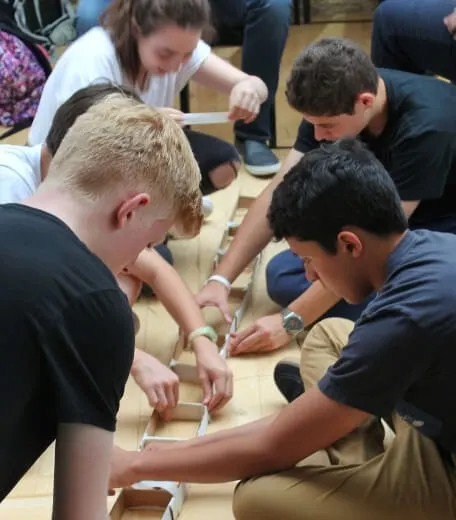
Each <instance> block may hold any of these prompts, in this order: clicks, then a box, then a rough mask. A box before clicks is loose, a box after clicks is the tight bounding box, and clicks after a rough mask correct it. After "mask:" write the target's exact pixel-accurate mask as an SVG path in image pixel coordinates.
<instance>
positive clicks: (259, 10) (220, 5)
mask: <svg viewBox="0 0 456 520" xmlns="http://www.w3.org/2000/svg"><path fill="white" fill-rule="evenodd" d="M210 4H211V8H212V10H213V13H214V15H215V19H216V24H217V23H218V24H221V25H223V26H226V27H229V28H233V29H240V28H242V29H243V34H244V39H243V44H242V70H243V71H244V72H246V73H247V74H251V75H253V76H258V77H259V78H261V79H262V80H263V81H264V82H265V83H266V86H267V87H268V91H269V96H268V99H267V101H266V102H265V103H263V105H262V106H261V109H260V113H259V114H258V117H257V118H256V119H255V121H253V122H252V123H250V124H248V125H246V124H245V123H243V122H242V121H238V122H237V123H236V124H235V133H236V136H237V137H239V138H241V139H250V140H253V141H267V140H268V139H270V137H271V128H270V123H271V109H272V104H273V101H274V98H275V95H276V91H277V85H278V82H279V70H280V62H281V60H282V54H283V50H284V48H285V43H286V41H287V36H288V29H289V27H290V22H291V0H210Z"/></svg>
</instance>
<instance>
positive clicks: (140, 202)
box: [114, 193, 150, 229]
mask: <svg viewBox="0 0 456 520" xmlns="http://www.w3.org/2000/svg"><path fill="white" fill-rule="evenodd" d="M149 203H150V197H149V195H148V194H147V193H138V194H137V195H133V196H131V197H129V198H128V199H126V200H123V201H122V202H121V203H120V204H119V206H118V207H117V209H116V211H115V215H114V225H115V227H116V228H117V229H121V228H123V227H125V226H126V225H127V224H128V223H129V222H130V221H131V220H132V219H133V217H134V216H135V214H136V213H137V211H138V210H139V209H141V208H144V207H145V206H147V205H148V204H149Z"/></svg>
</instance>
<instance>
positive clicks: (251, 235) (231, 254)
mask: <svg viewBox="0 0 456 520" xmlns="http://www.w3.org/2000/svg"><path fill="white" fill-rule="evenodd" d="M302 156H303V154H302V153H301V152H298V151H297V150H294V149H292V150H290V152H289V154H288V155H287V157H286V159H285V161H284V163H283V165H282V168H281V169H280V172H279V173H278V174H277V175H276V176H275V177H274V179H273V180H272V181H271V183H270V184H269V185H268V186H267V187H266V188H265V189H264V190H263V192H262V193H261V195H260V196H259V197H258V198H257V199H256V200H255V202H254V203H253V204H252V207H251V208H250V209H249V211H248V212H247V215H246V216H245V217H244V219H243V221H242V224H241V225H240V227H239V229H238V231H237V232H236V236H235V237H234V239H233V242H232V243H231V245H230V247H229V249H228V251H227V252H226V254H225V255H224V257H223V259H222V261H221V262H220V264H219V265H218V266H217V268H216V270H215V274H219V275H221V276H224V277H225V278H227V279H228V280H229V281H230V282H233V281H234V280H235V279H236V278H237V277H238V276H239V275H240V274H241V272H242V270H243V269H245V267H246V266H247V265H248V264H249V262H251V261H252V260H253V259H254V258H255V256H256V255H258V254H259V253H260V252H261V251H262V250H263V249H264V248H265V247H266V246H267V244H268V243H269V241H270V240H271V238H272V231H271V228H270V226H269V222H268V218H267V215H268V210H269V205H270V204H271V199H272V194H273V193H274V190H275V189H276V187H277V186H278V185H279V184H280V182H281V181H282V179H283V178H284V176H285V174H286V173H287V172H288V171H289V170H290V168H291V167H292V166H294V165H295V164H296V163H297V162H298V161H299V160H300V159H301V157H302Z"/></svg>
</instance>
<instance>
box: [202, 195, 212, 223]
mask: <svg viewBox="0 0 456 520" xmlns="http://www.w3.org/2000/svg"><path fill="white" fill-rule="evenodd" d="M213 211H214V203H213V202H212V200H211V199H210V198H209V197H203V201H202V204H201V213H202V215H203V217H204V218H207V217H209V215H211V213H212V212H213Z"/></svg>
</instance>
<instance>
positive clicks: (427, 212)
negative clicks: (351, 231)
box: [197, 38, 456, 399]
mask: <svg viewBox="0 0 456 520" xmlns="http://www.w3.org/2000/svg"><path fill="white" fill-rule="evenodd" d="M287 97H288V102H289V104H290V105H291V106H292V107H293V108H294V109H295V110H297V111H298V112H299V113H300V114H302V117H303V122H302V123H301V126H300V128H299V133H298V137H297V139H296V142H295V145H294V147H293V149H292V150H291V151H290V153H289V155H288V157H287V159H286V160H285V162H284V165H283V168H282V170H281V173H279V174H278V175H277V176H276V178H274V179H273V180H272V182H271V184H270V185H269V186H268V187H267V188H266V189H265V190H264V192H263V193H262V194H261V195H260V197H259V198H258V199H257V200H256V201H255V204H254V205H253V206H252V207H251V208H250V210H249V212H248V214H247V216H246V218H245V219H244V221H243V223H242V225H241V227H240V229H239V230H238V232H237V234H236V237H235V239H234V240H233V242H232V244H231V247H230V248H229V250H228V252H227V254H226V255H225V256H224V258H223V260H222V262H221V263H220V264H219V266H218V267H217V270H216V274H217V275H218V278H217V280H220V276H223V277H226V278H227V280H228V281H232V280H234V279H236V277H237V276H238V274H239V273H240V272H241V271H242V269H243V268H244V267H245V265H247V264H248V262H249V261H250V259H251V258H253V257H254V256H255V254H257V253H258V252H259V251H260V250H261V249H262V248H264V247H265V246H266V245H267V243H268V242H269V241H270V239H271V238H272V231H271V229H270V226H269V225H268V222H267V218H266V214H267V210H268V207H269V204H270V201H271V197H272V193H273V191H274V189H275V187H276V186H277V185H278V184H279V182H280V180H281V179H282V178H283V176H284V175H285V173H286V172H287V171H288V170H289V169H290V167H291V166H292V165H293V164H295V163H296V162H297V161H298V160H299V159H300V158H301V157H302V156H303V154H305V153H307V152H309V151H310V150H312V149H314V148H317V147H318V146H319V145H320V144H321V142H324V141H335V140H336V139H339V138H341V137H347V136H359V137H360V139H361V140H362V141H364V142H365V143H366V144H367V145H368V147H369V148H370V149H371V151H372V152H373V153H374V154H375V155H376V157H377V159H379V160H380V162H381V163H382V164H383V166H384V167H385V168H386V170H387V171H388V173H389V174H390V175H391V178H392V179H393V181H394V183H395V185H396V188H397V189H398V192H399V196H400V198H401V201H402V206H403V209H404V211H405V214H406V216H407V217H408V218H409V226H410V227H411V228H412V229H417V228H424V229H433V230H438V231H447V232H451V233H456V88H455V87H454V85H449V84H447V83H444V82H442V81H439V80H437V79H434V78H430V77H424V76H421V75H414V74H409V73H406V72H401V71H396V70H387V69H376V68H375V66H374V65H373V63H372V61H371V59H370V58H369V56H368V55H367V54H366V53H365V52H364V51H363V50H362V49H360V48H359V47H358V46H357V45H356V44H355V43H353V42H351V41H349V40H344V39H338V38H325V39H322V40H320V41H317V42H315V43H312V44H311V45H309V46H308V47H306V48H305V49H304V50H303V51H302V53H301V54H300V56H298V58H297V59H296V61H295V63H294V65H293V68H292V71H291V74H290V78H289V80H288V85H287ZM372 203H374V201H372ZM304 224H305V223H303V225H304ZM267 284H268V291H269V294H270V296H271V297H272V299H274V300H275V301H276V302H277V303H278V304H279V305H281V306H282V307H285V308H286V307H287V306H288V308H289V311H288V310H287V309H285V311H284V312H283V313H282V314H279V313H278V314H274V315H271V316H266V317H262V318H260V319H258V320H257V322H256V323H255V324H253V325H252V326H251V327H249V328H247V329H245V330H244V331H242V332H241V333H240V334H239V335H238V337H237V338H235V339H234V340H233V342H232V348H233V351H234V353H243V352H249V351H261V350H263V349H266V350H271V349H272V348H278V347H281V346H283V345H286V344H287V343H288V342H289V341H290V337H292V336H293V334H296V333H297V332H299V331H300V330H301V329H302V328H303V327H306V326H309V325H311V324H312V323H315V322H316V321H317V320H319V319H321V318H322V317H344V318H348V319H351V320H356V319H357V318H358V317H359V316H360V314H361V312H362V310H363V309H364V308H365V307H366V304H367V301H365V302H360V304H359V305H349V304H347V303H346V302H343V301H340V300H339V298H338V296H336V295H334V294H332V293H331V291H329V290H327V289H325V288H324V287H322V285H321V284H320V283H318V282H317V283H313V284H311V283H310V281H309V280H307V279H306V277H305V273H304V269H303V265H302V262H301V260H300V259H299V258H298V257H296V256H295V255H293V253H292V252H291V251H286V252H284V253H281V254H280V255H277V256H276V257H275V258H273V259H272V260H271V262H270V263H269V265H268V268H267ZM197 298H198V301H199V303H200V305H206V304H208V303H209V302H210V303H211V304H212V305H218V306H219V307H220V308H222V309H224V308H226V299H227V290H226V288H225V287H224V286H223V285H222V284H221V283H219V282H218V281H211V282H210V283H208V284H207V285H206V286H205V287H204V288H203V289H202V290H201V291H200V293H199V295H198V296H197ZM290 311H292V312H290ZM296 375H299V372H298V370H297V369H296V373H295V374H294V375H293V374H290V379H289V381H290V384H291V385H292V383H293V381H295V379H296V377H295V376H296ZM286 379H287V376H286V375H285V376H284V377H282V376H280V375H279V377H278V383H279V386H280V387H281V389H282V391H284V392H285V394H286V395H287V397H288V398H289V399H291V398H293V397H294V396H295V395H296V392H295V390H294V389H290V388H285V387H286V386H289V385H288V383H286ZM292 386H293V385H292ZM298 386H299V385H298ZM301 390H302V389H301ZM297 392H298V393H299V389H297Z"/></svg>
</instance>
